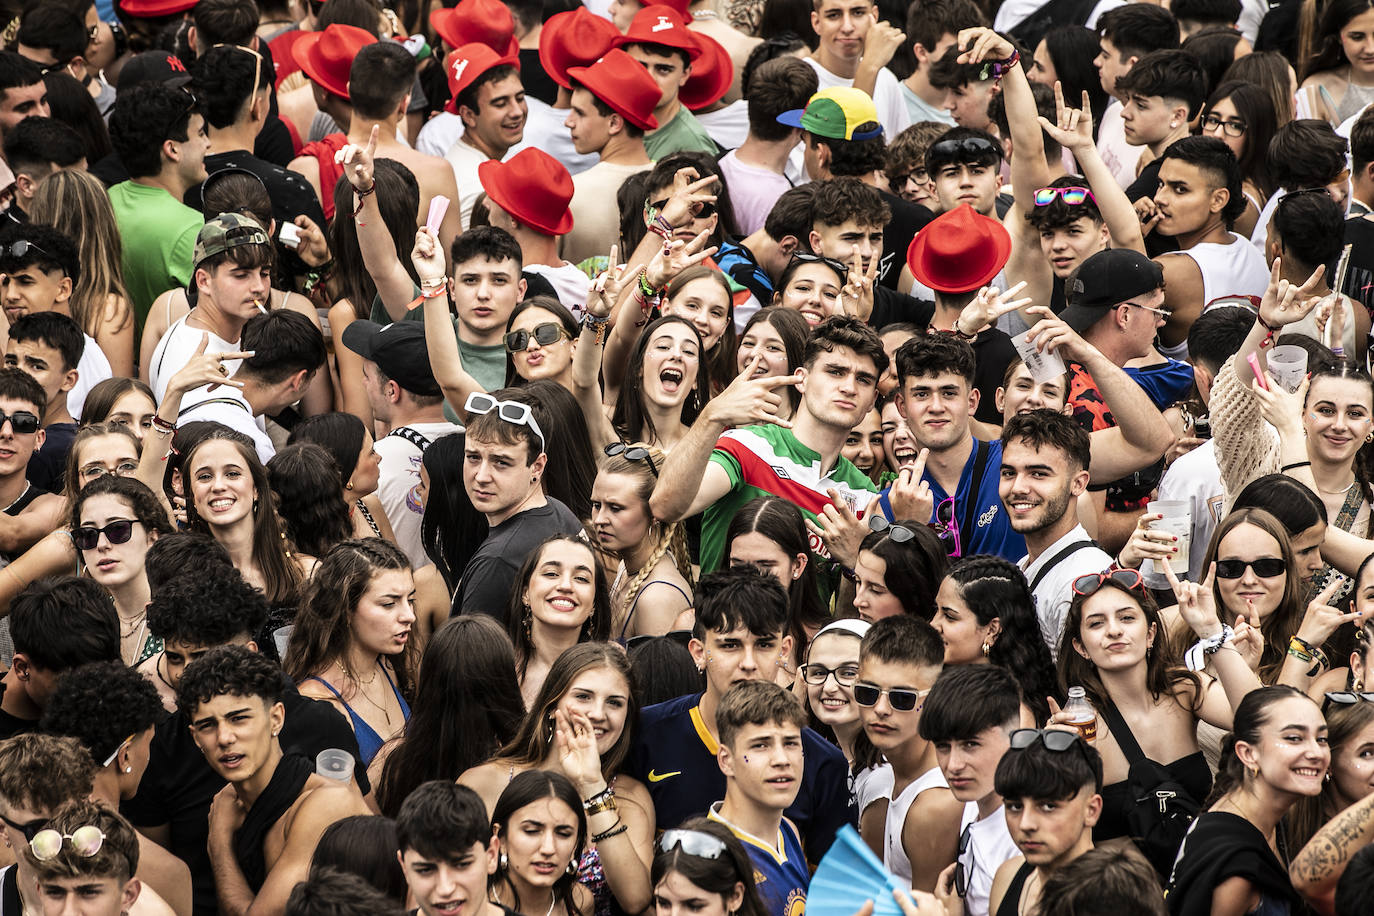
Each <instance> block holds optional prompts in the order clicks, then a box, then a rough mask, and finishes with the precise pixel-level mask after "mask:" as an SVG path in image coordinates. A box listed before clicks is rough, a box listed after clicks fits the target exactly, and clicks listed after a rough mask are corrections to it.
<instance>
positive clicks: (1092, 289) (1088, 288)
mask: <svg viewBox="0 0 1374 916" xmlns="http://www.w3.org/2000/svg"><path fill="white" fill-rule="evenodd" d="M1163 286H1164V271H1163V269H1162V268H1160V266H1159V265H1158V264H1156V263H1155V262H1154V261H1151V260H1150V259H1149V258H1147V257H1145V255H1143V254H1141V253H1140V252H1138V251H1133V250H1131V249H1130V248H1109V249H1107V250H1106V251H1099V252H1098V253H1097V254H1095V255H1093V256H1092V257H1090V258H1088V259H1087V260H1086V261H1084V262H1083V263H1082V264H1080V265H1079V267H1078V270H1077V271H1075V272H1074V275H1073V276H1072V277H1070V278H1069V280H1068V282H1067V283H1065V284H1064V294H1065V298H1066V299H1067V300H1068V303H1069V305H1068V308H1066V309H1064V311H1062V312H1060V314H1059V317H1060V318H1062V319H1064V323H1065V324H1067V325H1068V326H1069V327H1071V328H1073V329H1074V331H1076V332H1077V333H1079V334H1082V333H1084V332H1085V331H1087V330H1088V328H1090V327H1092V326H1093V325H1094V324H1096V323H1097V322H1098V320H1100V319H1101V318H1102V316H1103V315H1106V314H1107V313H1108V312H1110V311H1111V310H1112V309H1114V308H1116V307H1117V306H1118V305H1120V304H1121V303H1123V302H1129V301H1130V300H1131V299H1134V298H1135V297H1136V296H1143V295H1145V294H1146V293H1152V292H1154V291H1155V290H1157V289H1160V288H1162V287H1163Z"/></svg>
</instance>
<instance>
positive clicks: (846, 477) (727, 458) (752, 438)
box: [701, 424, 878, 573]
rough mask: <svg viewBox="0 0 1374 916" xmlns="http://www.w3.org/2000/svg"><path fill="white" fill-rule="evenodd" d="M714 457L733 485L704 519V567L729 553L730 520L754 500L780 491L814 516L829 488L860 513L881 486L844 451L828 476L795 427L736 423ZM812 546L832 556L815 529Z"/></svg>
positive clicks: (820, 554) (715, 564) (710, 567)
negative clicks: (737, 424) (727, 551)
mask: <svg viewBox="0 0 1374 916" xmlns="http://www.w3.org/2000/svg"><path fill="white" fill-rule="evenodd" d="M711 463H713V464H718V465H720V466H721V467H722V468H724V469H725V473H726V474H728V475H730V491H729V492H728V493H726V494H725V495H724V496H722V497H721V498H720V499H718V500H716V501H715V502H713V503H711V505H709V506H707V507H706V512H705V513H704V514H703V519H702V525H701V571H702V572H703V573H706V572H711V571H712V570H714V569H716V568H717V567H718V566H720V561H721V557H722V556H723V555H724V553H725V532H726V531H727V529H729V527H730V520H731V519H732V518H734V517H735V513H736V512H738V511H739V509H740V507H741V506H743V505H744V504H745V503H747V502H748V501H749V500H751V499H754V498H756V497H759V496H780V497H782V498H783V499H785V500H787V501H788V502H790V503H792V504H793V505H795V506H796V507H797V508H798V509H800V510H801V512H802V515H803V516H805V517H806V518H808V519H814V518H815V517H816V516H817V515H818V514H819V513H820V511H821V509H822V508H824V506H825V505H826V504H827V503H829V502H830V497H829V495H827V494H826V492H825V491H826V490H829V489H834V490H837V491H839V493H840V496H841V497H842V498H844V499H845V501H846V502H848V503H849V505H850V508H852V509H853V510H854V511H855V512H858V513H859V514H860V515H862V514H863V511H864V509H866V508H868V504H869V502H871V501H872V499H873V496H874V494H876V493H877V492H878V489H877V487H875V486H873V481H871V480H869V479H868V475H867V474H865V473H864V472H863V471H861V470H859V469H858V468H856V467H854V465H853V464H852V463H851V462H850V461H849V459H847V458H844V457H841V458H840V460H839V461H838V462H836V464H835V467H833V468H832V469H831V470H830V473H829V474H827V475H826V476H824V477H822V476H821V456H820V453H819V452H817V451H814V450H812V449H809V448H807V447H806V446H805V445H802V444H801V443H800V442H798V441H797V437H796V436H795V435H793V434H792V431H791V430H790V429H785V428H783V427H781V426H775V425H773V424H767V425H762V426H743V427H740V428H739V429H732V430H730V431H729V432H727V433H726V434H725V435H723V436H721V437H720V439H719V440H717V442H716V449H715V451H713V452H712V453H711ZM808 539H809V540H810V542H811V552H812V553H814V554H815V555H816V556H818V557H822V558H825V559H828V558H829V557H830V553H829V552H828V551H827V550H826V549H825V545H824V544H822V543H821V542H820V539H819V538H817V537H815V536H814V535H808Z"/></svg>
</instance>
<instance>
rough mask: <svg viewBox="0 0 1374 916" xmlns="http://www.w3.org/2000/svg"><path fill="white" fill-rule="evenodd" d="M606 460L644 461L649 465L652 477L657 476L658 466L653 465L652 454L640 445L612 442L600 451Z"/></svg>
mask: <svg viewBox="0 0 1374 916" xmlns="http://www.w3.org/2000/svg"><path fill="white" fill-rule="evenodd" d="M602 451H604V452H605V453H606V457H607V458H616V457H622V456H623V457H624V458H625V459H626V460H628V461H644V462H647V463H648V465H649V470H650V471H653V473H654V476H655V477H657V476H658V465H656V464H654V456H653V454H652V453H651V452H650V451H649V450H648V449H647V448H645V447H644V446H642V445H626V444H625V443H624V442H612V443H611V444H610V445H608V446H606V447H605V448H604V449H602Z"/></svg>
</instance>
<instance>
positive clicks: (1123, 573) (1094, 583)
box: [1073, 569, 1142, 598]
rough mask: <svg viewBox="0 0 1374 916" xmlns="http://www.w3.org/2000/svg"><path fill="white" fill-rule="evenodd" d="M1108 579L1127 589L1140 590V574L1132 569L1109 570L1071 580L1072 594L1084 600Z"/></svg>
mask: <svg viewBox="0 0 1374 916" xmlns="http://www.w3.org/2000/svg"><path fill="white" fill-rule="evenodd" d="M1108 579H1110V580H1112V581H1113V582H1116V583H1117V584H1118V585H1122V586H1124V587H1126V588H1129V589H1138V588H1141V587H1142V586H1141V579H1140V573H1138V572H1136V571H1135V570H1134V569H1111V570H1108V571H1106V572H1100V573H1088V574H1087V575H1086V576H1079V577H1078V578H1077V579H1074V580H1073V592H1074V594H1075V595H1082V596H1083V597H1084V598H1086V597H1088V596H1089V595H1091V594H1094V593H1095V592H1096V591H1097V590H1098V589H1099V588H1101V587H1102V586H1103V584H1105V583H1106V582H1107V580H1108Z"/></svg>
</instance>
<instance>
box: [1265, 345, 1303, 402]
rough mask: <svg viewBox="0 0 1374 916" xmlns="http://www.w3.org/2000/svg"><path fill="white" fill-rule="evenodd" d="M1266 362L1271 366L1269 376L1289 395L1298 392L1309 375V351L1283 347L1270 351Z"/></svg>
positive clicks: (1300, 348)
mask: <svg viewBox="0 0 1374 916" xmlns="http://www.w3.org/2000/svg"><path fill="white" fill-rule="evenodd" d="M1265 362H1267V363H1268V364H1269V374H1270V375H1272V376H1273V377H1274V381H1276V382H1278V383H1279V384H1280V385H1282V386H1283V390H1284V391H1287V392H1288V393H1289V394H1292V393H1293V392H1295V391H1297V390H1298V386H1299V385H1301V384H1302V380H1303V378H1304V377H1306V375H1307V351H1306V350H1304V349H1303V348H1302V347H1294V346H1291V345H1290V346H1282V347H1275V348H1274V349H1273V350H1272V351H1270V353H1269V356H1268V357H1267V358H1266V360H1265Z"/></svg>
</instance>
